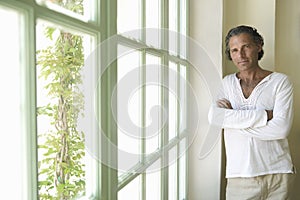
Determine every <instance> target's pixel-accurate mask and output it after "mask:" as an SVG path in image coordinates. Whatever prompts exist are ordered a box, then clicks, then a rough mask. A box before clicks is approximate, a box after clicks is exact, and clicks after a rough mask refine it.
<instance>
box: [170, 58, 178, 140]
mask: <svg viewBox="0 0 300 200" xmlns="http://www.w3.org/2000/svg"><path fill="white" fill-rule="evenodd" d="M177 76H179V74H178V73H177V64H176V63H174V62H169V88H168V89H169V140H171V139H173V138H174V137H176V136H177V129H178V128H177V115H178V112H177V101H179V98H180V97H179V94H178V91H177V88H178V87H177V83H178V82H177Z"/></svg>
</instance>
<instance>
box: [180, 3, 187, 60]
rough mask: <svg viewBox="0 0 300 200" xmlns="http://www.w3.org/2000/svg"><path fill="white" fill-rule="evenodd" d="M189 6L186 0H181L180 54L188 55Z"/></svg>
mask: <svg viewBox="0 0 300 200" xmlns="http://www.w3.org/2000/svg"><path fill="white" fill-rule="evenodd" d="M186 23H187V6H186V0H181V1H180V56H181V57H182V58H186V57H187V38H186V37H187V24H186Z"/></svg>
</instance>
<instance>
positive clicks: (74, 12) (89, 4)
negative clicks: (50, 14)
mask: <svg viewBox="0 0 300 200" xmlns="http://www.w3.org/2000/svg"><path fill="white" fill-rule="evenodd" d="M36 2H37V3H38V4H40V5H42V6H46V7H47V8H49V9H51V10H55V11H57V12H60V13H63V14H66V15H69V16H71V17H74V18H77V19H81V20H84V21H88V20H90V19H93V18H94V16H92V13H93V10H92V9H95V8H96V5H95V3H96V2H95V1H94V0H80V1H78V0H36Z"/></svg>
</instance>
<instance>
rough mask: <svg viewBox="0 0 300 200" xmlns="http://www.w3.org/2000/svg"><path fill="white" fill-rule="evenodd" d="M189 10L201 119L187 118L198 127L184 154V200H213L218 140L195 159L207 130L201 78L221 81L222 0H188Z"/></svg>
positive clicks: (206, 96)
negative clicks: (186, 173)
mask: <svg viewBox="0 0 300 200" xmlns="http://www.w3.org/2000/svg"><path fill="white" fill-rule="evenodd" d="M189 9H190V13H189V14H190V36H191V38H193V39H194V40H195V41H196V42H197V43H198V44H199V46H201V48H202V50H203V51H197V50H195V49H191V52H190V54H191V62H192V63H193V62H194V61H196V60H197V59H199V60H200V65H198V66H192V67H191V71H190V80H191V84H192V87H193V91H192V92H195V93H196V95H197V98H198V102H197V106H199V111H200V112H201V115H200V116H199V118H198V117H197V119H196V118H193V116H192V118H191V121H192V123H194V124H195V123H197V122H198V120H199V122H200V124H199V130H198V131H197V132H196V137H195V138H194V140H193V141H192V142H193V143H192V145H191V146H190V148H189V152H188V153H189V169H188V171H189V177H188V179H189V182H188V184H189V191H188V199H189V200H201V199H203V200H217V199H219V196H220V184H221V159H222V156H221V140H220V139H218V140H216V141H217V144H216V146H215V147H214V148H213V150H212V152H210V154H208V156H207V157H205V158H202V159H199V154H200V149H201V146H202V145H203V142H204V140H205V136H206V134H207V132H208V128H209V127H208V121H207V112H208V107H209V105H210V103H211V97H210V95H211V94H210V91H209V89H208V88H207V82H206V81H213V80H205V79H206V77H205V74H207V73H210V71H214V73H215V75H216V76H218V77H219V78H221V72H222V15H223V14H222V9H223V8H222V0H210V1H207V0H190V7H189ZM214 67H216V69H215V68H214ZM212 68H214V69H212ZM206 70H208V71H206ZM204 71H205V72H204ZM212 73H213V72H212ZM199 75H200V76H199ZM201 75H202V77H201ZM216 76H215V77H216ZM210 83H211V82H210ZM210 83H209V84H210ZM192 109H196V107H193V108H192ZM194 117H195V116H194ZM219 134H220V133H219Z"/></svg>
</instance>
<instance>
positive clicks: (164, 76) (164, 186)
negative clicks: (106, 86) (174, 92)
mask: <svg viewBox="0 0 300 200" xmlns="http://www.w3.org/2000/svg"><path fill="white" fill-rule="evenodd" d="M161 13H162V14H161V28H162V31H161V38H162V40H161V41H162V43H161V48H162V49H164V50H167V49H169V45H168V43H169V36H168V33H167V31H165V30H167V29H168V28H169V0H162V1H161ZM162 66H169V60H168V57H167V56H166V55H163V57H162ZM168 72H169V71H168V70H162V71H161V81H162V84H161V85H162V88H161V105H162V107H163V108H164V113H166V114H164V113H161V119H160V120H161V121H162V122H165V124H163V128H162V129H161V130H162V132H161V136H160V140H161V141H160V148H162V149H164V146H165V145H166V144H167V143H168V141H169V137H168V136H169V124H168V121H169V120H168V117H167V115H168V113H169V91H168V90H167V87H163V86H167V85H168V84H169V74H168ZM165 118H166V119H165ZM168 155H169V151H168V150H163V152H162V159H161V166H162V169H161V199H169V195H168V190H169V170H168V167H167V166H168V160H169V159H168V157H169V156H168Z"/></svg>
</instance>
